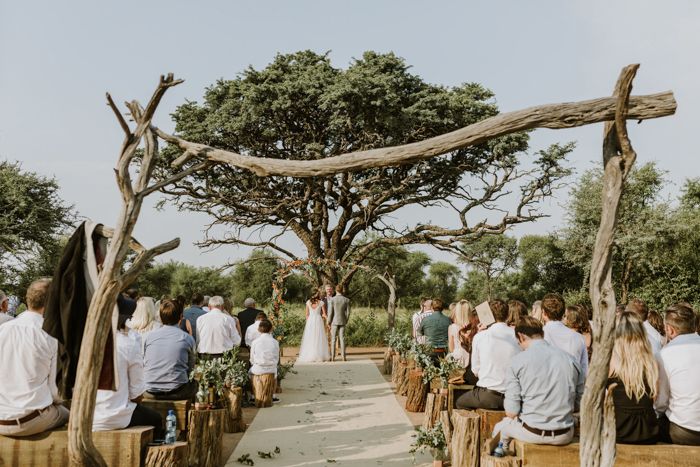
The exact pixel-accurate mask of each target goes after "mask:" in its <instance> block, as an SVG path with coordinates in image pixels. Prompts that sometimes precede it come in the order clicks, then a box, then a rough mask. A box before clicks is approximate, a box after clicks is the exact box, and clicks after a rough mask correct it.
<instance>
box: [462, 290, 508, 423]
mask: <svg viewBox="0 0 700 467" xmlns="http://www.w3.org/2000/svg"><path fill="white" fill-rule="evenodd" d="M489 307H490V308H491V312H492V313H493V317H494V319H495V320H496V322H495V323H493V324H492V325H491V326H490V327H489V328H488V329H487V330H485V331H482V332H478V333H477V334H476V335H475V336H474V340H473V341H472V361H471V364H472V371H473V373H474V375H476V376H477V377H478V378H479V380H478V381H477V385H476V387H474V389H472V390H471V391H468V392H466V393H464V394H462V395H460V396H459V397H457V399H455V407H456V408H458V409H491V410H503V399H504V397H505V396H504V393H505V390H506V370H507V369H508V367H509V366H510V361H511V358H513V356H514V355H517V354H519V353H520V347H518V341H517V340H516V339H515V335H514V334H513V330H512V329H511V328H510V327H508V325H507V324H506V319H508V305H506V303H505V302H504V301H503V300H491V301H490V302H489Z"/></svg>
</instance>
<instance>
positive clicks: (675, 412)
mask: <svg viewBox="0 0 700 467" xmlns="http://www.w3.org/2000/svg"><path fill="white" fill-rule="evenodd" d="M20 316H21V315H20ZM696 321H697V316H696V315H695V312H694V311H693V309H692V308H691V307H690V305H688V304H686V303H678V304H676V305H673V306H671V307H670V308H668V309H667V310H666V312H665V314H664V322H665V327H666V337H667V338H668V339H669V342H668V344H666V346H665V347H664V348H663V349H661V352H660V353H659V355H660V359H661V362H660V363H661V368H660V378H659V396H658V398H657V400H656V410H657V411H658V412H662V413H663V415H662V416H661V418H660V420H659V423H660V427H661V430H660V431H661V438H662V441H666V442H672V443H673V444H686V445H693V446H700V390H699V388H700V358H698V355H700V336H698V334H697V333H696ZM6 326H9V325H6ZM1 330H2V327H0V332H2V331H1Z"/></svg>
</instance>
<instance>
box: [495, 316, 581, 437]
mask: <svg viewBox="0 0 700 467" xmlns="http://www.w3.org/2000/svg"><path fill="white" fill-rule="evenodd" d="M544 332H545V331H543V329H542V323H540V321H539V320H537V319H536V318H534V317H532V316H526V317H523V318H521V319H520V321H518V323H517V324H516V325H515V335H516V336H517V339H518V343H519V345H520V347H522V349H523V350H524V351H523V352H521V353H519V354H518V355H515V356H514V357H513V359H512V360H511V364H510V367H509V368H508V373H507V376H506V397H505V401H504V406H505V410H506V416H505V418H504V419H503V420H501V421H500V422H498V423H497V424H496V426H495V427H494V431H493V436H494V437H495V436H496V435H497V434H498V433H500V434H501V441H503V443H504V445H505V446H507V445H508V442H509V441H510V439H519V440H521V441H524V442H526V443H534V444H554V445H564V444H569V443H570V442H571V439H572V438H573V437H574V418H573V413H574V411H575V410H576V409H577V408H578V405H579V403H580V401H581V395H582V394H583V387H584V378H585V375H584V373H583V371H582V370H581V367H580V366H579V365H578V362H576V361H574V359H573V358H571V356H570V355H569V354H567V353H566V352H564V351H562V350H560V349H558V348H556V347H554V346H553V345H550V344H549V343H548V342H546V341H545V340H544Z"/></svg>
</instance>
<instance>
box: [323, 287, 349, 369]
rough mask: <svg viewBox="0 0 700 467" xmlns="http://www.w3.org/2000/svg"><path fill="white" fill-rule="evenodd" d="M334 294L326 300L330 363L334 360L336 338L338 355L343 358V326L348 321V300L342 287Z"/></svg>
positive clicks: (336, 289)
mask: <svg viewBox="0 0 700 467" xmlns="http://www.w3.org/2000/svg"><path fill="white" fill-rule="evenodd" d="M335 291H336V294H335V295H334V296H333V297H329V298H328V324H329V325H330V327H331V361H334V360H335V342H336V336H337V337H339V338H340V355H341V356H342V357H343V361H347V359H346V358H345V325H347V324H348V320H349V319H350V299H349V298H347V297H346V296H344V295H343V292H344V290H343V286H342V285H338V286H336V288H335Z"/></svg>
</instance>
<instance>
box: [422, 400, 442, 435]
mask: <svg viewBox="0 0 700 467" xmlns="http://www.w3.org/2000/svg"><path fill="white" fill-rule="evenodd" d="M446 400H447V396H446V395H445V394H441V393H439V392H438V393H437V394H433V393H430V394H428V397H427V398H426V400H425V417H423V428H432V427H433V426H435V424H436V423H437V422H438V421H439V420H440V413H441V412H442V409H443V408H444V405H445V401H446Z"/></svg>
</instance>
